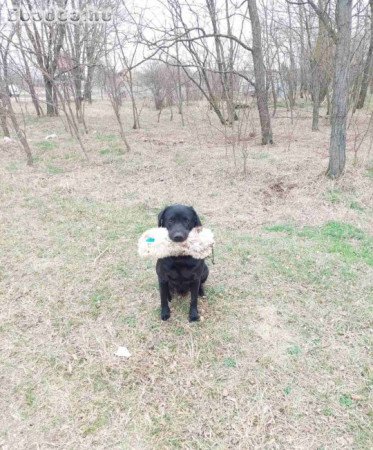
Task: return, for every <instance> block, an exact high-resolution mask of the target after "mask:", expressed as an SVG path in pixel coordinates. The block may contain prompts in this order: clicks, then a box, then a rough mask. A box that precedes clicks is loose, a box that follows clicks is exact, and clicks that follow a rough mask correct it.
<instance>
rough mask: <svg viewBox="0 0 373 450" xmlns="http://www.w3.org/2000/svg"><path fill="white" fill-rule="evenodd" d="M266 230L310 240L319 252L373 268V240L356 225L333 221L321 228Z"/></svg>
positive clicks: (275, 227) (272, 227)
mask: <svg viewBox="0 0 373 450" xmlns="http://www.w3.org/2000/svg"><path fill="white" fill-rule="evenodd" d="M265 230H266V231H268V232H282V233H286V234H287V235H291V236H293V237H296V238H304V239H309V240H312V241H313V242H314V243H315V245H316V247H317V249H318V250H319V251H323V252H326V253H334V254H337V255H339V256H340V258H341V259H342V260H343V261H345V262H365V263H366V264H368V265H370V266H373V238H372V237H371V236H368V235H367V234H366V233H364V232H363V231H362V230H360V229H359V228H357V227H355V226H354V225H351V224H348V223H344V222H336V221H331V222H327V223H325V224H324V225H322V226H320V227H303V228H296V227H295V226H293V225H289V224H278V225H273V226H269V227H266V228H265Z"/></svg>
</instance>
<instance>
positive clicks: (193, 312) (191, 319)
mask: <svg viewBox="0 0 373 450" xmlns="http://www.w3.org/2000/svg"><path fill="white" fill-rule="evenodd" d="M197 320H199V314H198V309H197V308H195V309H191V310H190V311H189V322H196V321H197Z"/></svg>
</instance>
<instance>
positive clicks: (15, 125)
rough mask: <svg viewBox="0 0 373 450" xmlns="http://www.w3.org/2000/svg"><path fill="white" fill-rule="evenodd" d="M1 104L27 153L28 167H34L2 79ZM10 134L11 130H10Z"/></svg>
mask: <svg viewBox="0 0 373 450" xmlns="http://www.w3.org/2000/svg"><path fill="white" fill-rule="evenodd" d="M0 103H1V104H2V105H3V106H2V109H3V108H4V110H5V117H6V116H8V117H9V118H10V121H11V122H12V125H13V128H14V131H15V132H16V135H17V137H18V139H19V141H20V143H21V145H22V148H23V150H24V151H25V153H26V158H27V165H28V166H32V164H33V159H32V153H31V149H30V146H29V145H28V142H27V139H26V136H25V133H24V132H23V130H21V128H20V126H19V123H18V120H17V117H16V115H15V113H14V110H13V106H12V102H11V101H10V98H9V95H8V92H7V89H6V83H5V80H4V79H0ZM8 132H9V130H8Z"/></svg>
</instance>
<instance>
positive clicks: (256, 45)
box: [247, 0, 273, 145]
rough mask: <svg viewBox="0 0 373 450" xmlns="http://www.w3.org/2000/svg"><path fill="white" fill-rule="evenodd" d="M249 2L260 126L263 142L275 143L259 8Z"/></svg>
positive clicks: (254, 3) (250, 0) (254, 0)
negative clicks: (270, 114) (269, 106)
mask: <svg viewBox="0 0 373 450" xmlns="http://www.w3.org/2000/svg"><path fill="white" fill-rule="evenodd" d="M247 4H248V8H249V15H250V22H251V28H252V34H253V47H252V55H253V63H254V75H255V93H256V101H257V105H258V111H259V119H260V127H261V130H262V144H263V145H266V144H273V138H272V128H271V118H270V116H269V108H268V93H267V87H266V69H265V66H264V58H263V50H262V30H261V26H260V21H259V14H258V8H257V5H256V0H247Z"/></svg>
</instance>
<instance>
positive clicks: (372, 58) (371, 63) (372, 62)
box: [356, 0, 373, 109]
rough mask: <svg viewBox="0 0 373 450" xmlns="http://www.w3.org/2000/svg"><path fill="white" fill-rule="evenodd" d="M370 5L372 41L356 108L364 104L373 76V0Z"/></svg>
mask: <svg viewBox="0 0 373 450" xmlns="http://www.w3.org/2000/svg"><path fill="white" fill-rule="evenodd" d="M369 5H370V42H369V49H368V53H367V57H366V60H365V65H364V70H363V79H362V81H361V88H360V92H359V98H358V101H357V103H356V109H361V108H362V107H363V106H364V103H365V98H366V96H367V92H368V85H369V76H370V77H371V78H372V76H371V73H372V67H373V0H369Z"/></svg>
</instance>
